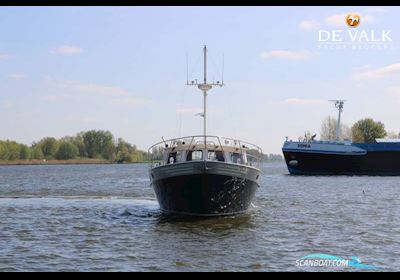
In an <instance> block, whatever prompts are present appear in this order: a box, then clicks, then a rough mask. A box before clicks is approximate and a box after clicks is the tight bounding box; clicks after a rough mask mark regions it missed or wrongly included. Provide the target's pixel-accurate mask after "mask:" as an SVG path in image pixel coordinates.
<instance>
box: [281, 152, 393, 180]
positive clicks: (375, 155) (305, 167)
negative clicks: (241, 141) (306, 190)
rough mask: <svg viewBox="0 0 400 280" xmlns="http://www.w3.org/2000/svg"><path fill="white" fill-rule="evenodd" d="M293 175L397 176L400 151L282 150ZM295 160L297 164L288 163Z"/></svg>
mask: <svg viewBox="0 0 400 280" xmlns="http://www.w3.org/2000/svg"><path fill="white" fill-rule="evenodd" d="M283 154H284V156H285V161H286V164H287V166H288V170H289V172H290V174H293V175H370V176H400V151H370V152H367V153H366V154H365V155H346V154H326V153H307V152H301V151H299V152H295V151H290V152H285V151H283ZM293 161H296V164H291V162H293Z"/></svg>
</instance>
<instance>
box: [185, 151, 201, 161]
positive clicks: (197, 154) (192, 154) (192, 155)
mask: <svg viewBox="0 0 400 280" xmlns="http://www.w3.org/2000/svg"><path fill="white" fill-rule="evenodd" d="M186 160H187V161H195V160H203V151H202V150H196V151H189V153H188V155H187V158H186Z"/></svg>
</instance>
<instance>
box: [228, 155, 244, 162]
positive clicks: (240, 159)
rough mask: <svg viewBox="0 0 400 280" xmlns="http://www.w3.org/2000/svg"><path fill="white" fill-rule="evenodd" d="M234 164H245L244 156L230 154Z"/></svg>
mask: <svg viewBox="0 0 400 280" xmlns="http://www.w3.org/2000/svg"><path fill="white" fill-rule="evenodd" d="M230 155H231V161H232V162H233V163H238V164H244V159H243V155H242V154H240V153H230Z"/></svg>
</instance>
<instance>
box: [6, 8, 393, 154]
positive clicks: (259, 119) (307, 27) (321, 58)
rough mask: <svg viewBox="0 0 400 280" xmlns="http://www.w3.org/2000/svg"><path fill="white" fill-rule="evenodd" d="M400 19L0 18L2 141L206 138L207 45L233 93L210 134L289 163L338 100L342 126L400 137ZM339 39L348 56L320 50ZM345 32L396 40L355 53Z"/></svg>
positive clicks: (268, 12) (46, 11)
mask: <svg viewBox="0 0 400 280" xmlns="http://www.w3.org/2000/svg"><path fill="white" fill-rule="evenodd" d="M349 13H356V14H358V15H359V16H360V25H359V26H358V27H354V28H353V27H348V26H347V25H346V23H345V17H346V15H347V14H349ZM399 17H400V8H398V7H1V8H0V139H3V140H4V139H10V140H16V141H18V142H21V143H25V144H32V142H33V141H37V140H40V139H41V138H43V137H46V136H53V137H56V138H59V137H62V136H67V135H75V134H76V133H78V132H80V131H86V130H90V129H103V130H109V131H111V132H112V133H113V134H114V135H115V136H116V137H122V138H124V139H125V140H126V141H128V142H131V143H134V144H136V145H137V146H138V148H140V149H147V148H148V147H149V146H151V145H152V144H154V143H156V142H159V141H161V137H162V136H163V137H164V138H165V139H167V138H175V137H179V136H185V135H200V134H202V121H203V120H202V118H201V117H200V116H198V115H196V114H197V113H199V112H202V102H203V97H202V93H201V92H200V91H199V90H198V89H197V88H195V87H188V86H185V83H186V79H187V76H189V79H190V80H193V79H199V80H201V79H202V76H203V74H202V48H203V45H207V46H208V50H209V52H208V57H209V59H208V79H209V80H210V81H212V80H215V81H217V80H220V79H221V78H222V74H223V78H224V82H225V86H224V87H222V88H219V87H218V88H213V89H212V90H211V91H210V92H209V97H208V110H209V112H208V134H210V135H221V136H226V137H234V138H239V139H241V140H244V141H248V142H251V143H254V144H257V145H259V146H260V147H261V148H262V149H263V150H264V153H280V152H281V147H282V144H283V142H284V140H285V137H286V136H287V137H289V138H290V139H293V140H297V139H298V137H299V136H302V135H304V132H305V131H310V132H312V133H317V134H318V133H319V132H320V126H321V122H322V120H323V119H324V118H325V117H327V116H334V117H336V115H337V111H336V109H335V107H334V106H333V104H332V103H329V102H328V100H330V99H346V100H347V101H346V104H345V108H344V114H343V123H345V124H348V125H352V124H353V123H354V122H356V121H358V120H359V119H361V118H365V117H372V118H374V119H375V120H379V121H382V122H383V123H385V125H386V128H387V130H389V131H396V132H399V131H400V124H399V117H398V114H399V112H400V110H399V108H400V79H399V76H400V30H399V28H400V27H399V24H398V18H399ZM321 30H323V31H321ZM334 30H341V31H340V32H341V33H340V34H341V38H342V39H343V41H342V42H344V43H343V44H342V42H340V43H338V42H331V43H332V44H325V42H323V43H324V44H323V45H321V44H322V42H320V41H319V39H321V38H319V36H320V34H321V32H324V31H325V33H323V35H324V36H326V34H332V31H334ZM348 30H352V32H356V31H357V30H358V31H357V32H360V33H352V34H356V35H357V34H359V35H360V34H361V32H362V31H364V32H365V33H366V34H367V37H368V38H367V39H366V40H369V41H371V40H372V38H371V31H373V32H374V33H375V35H376V38H375V40H379V38H381V33H382V31H383V32H389V33H388V36H389V37H390V41H389V40H386V41H385V44H384V45H379V44H378V43H370V42H366V41H365V40H364V41H362V40H361V38H360V40H361V41H360V42H361V43H360V42H358V41H356V43H357V44H358V45H357V46H360V44H361V46H362V47H363V48H362V49H351V46H353V45H354V44H356V43H354V42H350V39H349V38H350V37H349V36H347V37H346V36H344V35H346V34H347V33H346V32H348ZM327 32H328V33H327ZM377 38H378V39H377ZM363 39H365V37H364V38H363ZM383 39H385V38H383ZM386 39H387V38H386ZM328 42H329V41H328ZM343 46H347V47H346V48H345V49H344V47H343ZM373 46H375V47H373ZM382 46H385V48H383V47H382ZM187 61H188V63H187ZM222 61H224V63H222ZM187 65H188V67H187ZM187 69H188V71H187Z"/></svg>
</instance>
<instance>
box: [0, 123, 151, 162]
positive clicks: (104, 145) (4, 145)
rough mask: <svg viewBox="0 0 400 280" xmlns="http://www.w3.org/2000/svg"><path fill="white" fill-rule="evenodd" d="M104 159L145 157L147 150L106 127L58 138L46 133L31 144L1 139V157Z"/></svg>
mask: <svg viewBox="0 0 400 280" xmlns="http://www.w3.org/2000/svg"><path fill="white" fill-rule="evenodd" d="M88 158H89V159H103V160H108V161H110V162H118V163H124V162H126V163H132V162H143V161H145V160H147V153H146V152H144V151H141V150H138V149H137V147H136V146H135V145H132V144H130V143H128V142H126V141H124V140H123V139H122V138H118V139H117V140H115V138H114V136H113V134H112V133H111V132H109V131H103V130H90V131H86V132H80V133H78V134H77V135H75V136H66V137H63V138H61V139H56V138H54V137H45V138H43V139H41V140H40V141H38V142H34V143H33V144H32V145H31V146H28V145H25V144H20V143H17V142H15V141H10V140H6V141H1V140H0V160H34V159H35V160H54V159H56V160H68V159H88Z"/></svg>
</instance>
